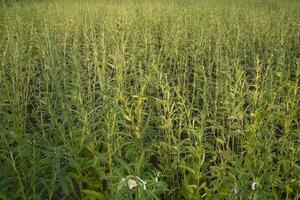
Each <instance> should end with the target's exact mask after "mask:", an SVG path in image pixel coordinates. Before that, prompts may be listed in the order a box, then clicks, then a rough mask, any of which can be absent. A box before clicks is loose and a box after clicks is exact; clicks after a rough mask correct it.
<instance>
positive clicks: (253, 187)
mask: <svg viewBox="0 0 300 200" xmlns="http://www.w3.org/2000/svg"><path fill="white" fill-rule="evenodd" d="M251 189H252V190H253V191H254V190H255V189H256V182H253V183H252V185H251Z"/></svg>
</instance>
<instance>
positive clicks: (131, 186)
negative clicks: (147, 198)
mask: <svg viewBox="0 0 300 200" xmlns="http://www.w3.org/2000/svg"><path fill="white" fill-rule="evenodd" d="M127 185H128V188H129V189H130V190H132V189H134V188H136V187H137V183H136V181H135V180H133V179H128V181H127Z"/></svg>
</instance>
